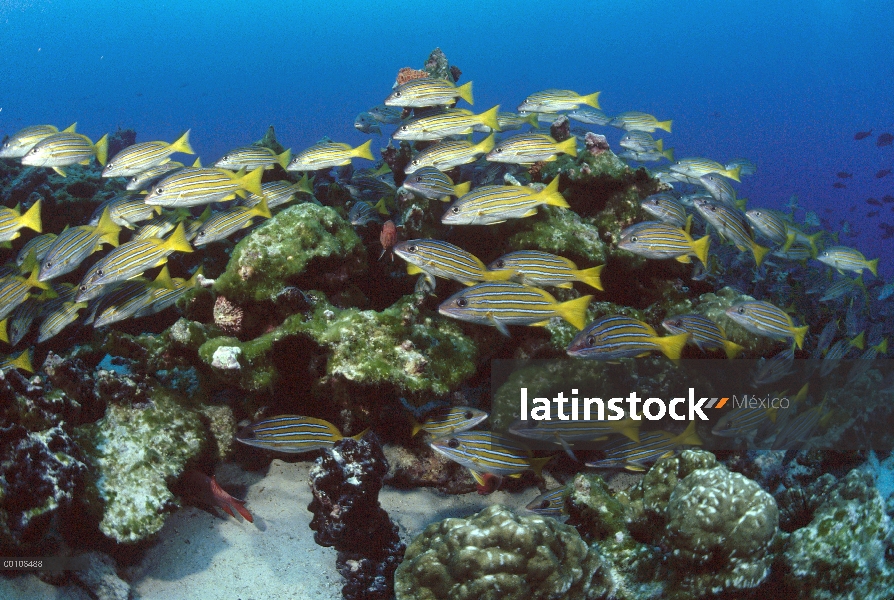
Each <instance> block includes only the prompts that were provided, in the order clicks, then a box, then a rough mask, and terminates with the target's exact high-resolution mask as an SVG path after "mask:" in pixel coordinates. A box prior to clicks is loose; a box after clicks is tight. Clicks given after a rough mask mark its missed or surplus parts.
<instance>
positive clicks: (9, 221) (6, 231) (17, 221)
mask: <svg viewBox="0 0 894 600" xmlns="http://www.w3.org/2000/svg"><path fill="white" fill-rule="evenodd" d="M40 204H41V200H38V201H37V202H35V203H34V204H33V205H32V206H31V208H29V209H28V210H27V211H25V214H21V213H20V212H19V211H18V210H16V209H15V208H6V207H0V242H9V241H11V240H14V239H17V238H18V237H19V236H21V235H22V234H21V232H20V231H19V230H20V229H24V228H26V227H27V228H28V229H31V230H34V231H36V232H37V233H41V231H42V230H43V223H42V222H41V218H40ZM26 256H27V254H26Z"/></svg>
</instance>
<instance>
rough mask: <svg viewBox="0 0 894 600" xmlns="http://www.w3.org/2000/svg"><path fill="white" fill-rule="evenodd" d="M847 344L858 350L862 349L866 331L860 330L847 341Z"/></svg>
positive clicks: (864, 343)
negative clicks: (858, 333)
mask: <svg viewBox="0 0 894 600" xmlns="http://www.w3.org/2000/svg"><path fill="white" fill-rule="evenodd" d="M848 346H851V347H853V348H857V349H858V350H863V349H864V348H865V347H866V332H865V331H861V332H860V335H858V336H857V337H855V338H854V339H852V340H851V341H850V342H849V343H848Z"/></svg>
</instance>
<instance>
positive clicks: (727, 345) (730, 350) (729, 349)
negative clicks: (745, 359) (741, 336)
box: [723, 340, 744, 358]
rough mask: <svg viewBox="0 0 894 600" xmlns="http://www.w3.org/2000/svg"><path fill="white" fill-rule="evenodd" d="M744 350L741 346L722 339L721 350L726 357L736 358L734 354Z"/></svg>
mask: <svg viewBox="0 0 894 600" xmlns="http://www.w3.org/2000/svg"><path fill="white" fill-rule="evenodd" d="M742 350H744V348H742V346H740V345H739V344H737V343H735V342H731V341H729V340H723V351H724V352H726V357H727V358H736V355H738V354H739V352H741V351H742Z"/></svg>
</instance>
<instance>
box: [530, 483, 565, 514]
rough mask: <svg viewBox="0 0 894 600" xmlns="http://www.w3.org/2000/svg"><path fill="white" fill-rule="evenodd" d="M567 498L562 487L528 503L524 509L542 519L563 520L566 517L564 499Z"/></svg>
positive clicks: (544, 493)
mask: <svg viewBox="0 0 894 600" xmlns="http://www.w3.org/2000/svg"><path fill="white" fill-rule="evenodd" d="M567 496H568V492H566V491H565V488H564V487H560V488H556V489H554V490H549V491H547V492H543V493H542V494H540V495H539V496H537V497H536V498H534V499H533V500H531V501H530V502H528V504H527V506H525V509H526V510H529V511H531V512H532V513H536V514H538V515H541V516H543V517H553V518H554V519H563V518H566V517H568V509H567V508H565V498H566V497H567Z"/></svg>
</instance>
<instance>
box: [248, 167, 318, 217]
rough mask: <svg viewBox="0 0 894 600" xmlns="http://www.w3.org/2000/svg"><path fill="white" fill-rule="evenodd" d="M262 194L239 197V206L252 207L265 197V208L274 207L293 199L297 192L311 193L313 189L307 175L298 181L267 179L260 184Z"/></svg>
mask: <svg viewBox="0 0 894 600" xmlns="http://www.w3.org/2000/svg"><path fill="white" fill-rule="evenodd" d="M261 192H262V194H263V195H262V196H258V195H257V194H249V195H248V196H246V197H245V198H242V199H240V200H239V201H238V202H239V206H244V207H246V208H254V207H255V206H257V205H258V204H260V203H261V199H262V198H267V208H269V209H271V210H272V209H274V208H276V207H278V206H283V205H285V204H289V203H290V202H292V201H294V200H295V198H296V197H297V195H298V194H313V189H312V188H311V187H310V184H309V182H308V181H307V175H305V176H304V177H302V178H301V181H299V182H298V183H289V182H288V181H268V182H267V183H262V184H261Z"/></svg>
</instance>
